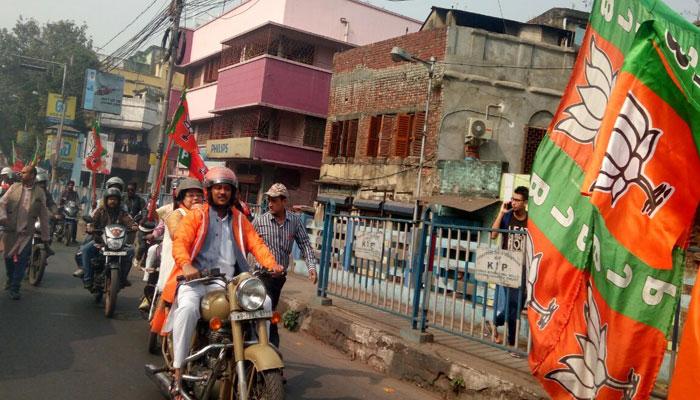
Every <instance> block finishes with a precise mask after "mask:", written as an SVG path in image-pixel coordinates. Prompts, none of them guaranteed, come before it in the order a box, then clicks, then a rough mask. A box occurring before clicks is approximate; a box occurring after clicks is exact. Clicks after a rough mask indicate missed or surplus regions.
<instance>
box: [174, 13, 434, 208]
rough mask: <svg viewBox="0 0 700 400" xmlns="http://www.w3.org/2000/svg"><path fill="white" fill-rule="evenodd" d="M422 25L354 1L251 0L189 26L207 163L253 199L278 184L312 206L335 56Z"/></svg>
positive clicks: (192, 90)
mask: <svg viewBox="0 0 700 400" xmlns="http://www.w3.org/2000/svg"><path fill="white" fill-rule="evenodd" d="M420 26H421V22H420V21H416V20H413V19H410V18H407V17H404V16H401V15H398V14H395V13H392V12H389V11H386V10H383V9H380V8H377V7H374V6H372V5H369V4H366V3H364V2H362V1H358V0H247V1H243V2H242V4H240V5H239V6H237V7H235V8H233V9H232V10H230V11H228V12H227V13H225V14H223V15H222V16H220V17H218V18H216V19H214V20H212V21H210V22H208V23H206V24H204V25H202V26H200V27H198V28H196V29H194V30H187V31H186V32H185V37H186V39H187V49H186V52H185V57H184V60H183V62H182V64H181V65H180V66H179V68H180V70H181V71H182V72H184V73H185V76H186V81H185V85H186V86H187V88H188V93H187V100H188V104H189V109H190V119H191V120H192V124H193V126H194V128H195V131H196V133H197V137H198V142H199V144H200V146H202V145H203V146H206V154H207V159H208V160H211V161H225V162H226V163H227V165H229V166H230V167H231V168H233V169H234V170H235V171H236V172H237V174H238V176H239V180H240V191H241V194H242V197H243V199H244V200H246V201H248V202H250V203H259V202H261V201H262V197H263V193H264V191H265V190H266V189H267V187H268V186H270V185H271V184H272V183H274V182H282V183H284V184H285V185H287V187H288V188H289V190H290V195H291V199H290V200H291V203H292V204H311V203H312V201H313V200H314V199H315V197H316V193H317V187H316V183H315V181H316V180H317V179H318V178H319V170H320V167H321V155H322V148H323V139H324V131H325V125H326V116H327V114H328V99H329V93H330V82H331V70H332V65H333V56H334V54H335V53H337V52H341V51H345V50H348V49H351V48H353V47H355V46H358V45H364V44H368V43H373V42H376V41H380V40H384V39H387V38H391V37H396V36H400V35H404V34H406V33H411V32H416V31H417V30H418V29H420Z"/></svg>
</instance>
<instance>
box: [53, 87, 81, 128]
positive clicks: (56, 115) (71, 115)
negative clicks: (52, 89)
mask: <svg viewBox="0 0 700 400" xmlns="http://www.w3.org/2000/svg"><path fill="white" fill-rule="evenodd" d="M76 102H77V99H76V98H75V96H68V97H67V98H66V102H65V104H64V103H63V100H62V99H61V95H60V94H58V93H49V96H48V101H47V103H46V120H47V121H49V122H51V123H56V124H58V123H60V122H61V113H62V112H63V107H64V106H65V107H66V116H65V120H64V121H63V122H64V123H65V124H69V125H71V124H73V123H74V122H75V104H76Z"/></svg>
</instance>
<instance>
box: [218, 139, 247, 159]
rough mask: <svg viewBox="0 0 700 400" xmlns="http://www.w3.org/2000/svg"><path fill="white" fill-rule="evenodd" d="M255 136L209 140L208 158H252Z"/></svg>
mask: <svg viewBox="0 0 700 400" xmlns="http://www.w3.org/2000/svg"><path fill="white" fill-rule="evenodd" d="M252 153H253V138H250V137H245V138H231V139H215V140H207V158H209V159H212V158H251V157H252Z"/></svg>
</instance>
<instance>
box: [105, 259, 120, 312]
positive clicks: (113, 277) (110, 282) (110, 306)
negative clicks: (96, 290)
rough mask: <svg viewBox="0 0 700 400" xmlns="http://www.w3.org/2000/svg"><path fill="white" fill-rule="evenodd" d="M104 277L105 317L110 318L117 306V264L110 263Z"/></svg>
mask: <svg viewBox="0 0 700 400" xmlns="http://www.w3.org/2000/svg"><path fill="white" fill-rule="evenodd" d="M106 278H107V279H105V296H104V298H105V317H107V318H112V315H114V309H115V308H116V307H117V293H119V283H120V282H119V265H118V264H117V265H115V264H113V265H110V266H109V272H108V275H107V277H106Z"/></svg>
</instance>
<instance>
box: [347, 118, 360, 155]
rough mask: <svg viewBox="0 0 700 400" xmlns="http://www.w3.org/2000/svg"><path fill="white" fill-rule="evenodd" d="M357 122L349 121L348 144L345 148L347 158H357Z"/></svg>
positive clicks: (354, 120)
mask: <svg viewBox="0 0 700 400" xmlns="http://www.w3.org/2000/svg"><path fill="white" fill-rule="evenodd" d="M357 122H358V120H356V119H351V120H350V121H347V123H348V129H347V136H346V137H347V144H346V147H345V154H344V156H345V157H355V147H356V146H357Z"/></svg>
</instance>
